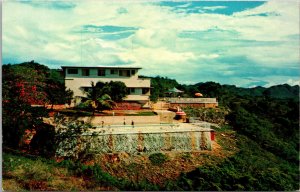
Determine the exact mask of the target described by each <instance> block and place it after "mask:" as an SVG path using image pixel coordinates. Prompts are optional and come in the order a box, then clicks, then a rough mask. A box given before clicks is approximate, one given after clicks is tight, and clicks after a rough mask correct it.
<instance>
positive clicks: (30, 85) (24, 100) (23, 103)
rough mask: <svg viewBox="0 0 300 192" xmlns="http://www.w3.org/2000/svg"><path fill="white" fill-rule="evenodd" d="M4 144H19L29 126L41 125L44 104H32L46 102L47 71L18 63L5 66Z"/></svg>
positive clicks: (13, 145)
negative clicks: (45, 83)
mask: <svg viewBox="0 0 300 192" xmlns="http://www.w3.org/2000/svg"><path fill="white" fill-rule="evenodd" d="M2 74H3V86H2V88H3V103H2V106H3V123H2V126H3V145H4V146H10V147H18V145H19V142H20V140H21V138H22V136H23V134H24V131H25V129H33V128H37V127H38V126H39V125H40V124H41V123H42V119H41V117H43V116H45V115H46V111H45V109H44V108H34V107H31V105H32V104H44V103H45V102H46V96H45V93H44V92H43V88H44V81H45V75H44V74H43V73H38V71H37V70H35V69H32V68H28V67H25V66H18V65H4V66H3V71H2Z"/></svg>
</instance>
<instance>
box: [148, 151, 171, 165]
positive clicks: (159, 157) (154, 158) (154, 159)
mask: <svg viewBox="0 0 300 192" xmlns="http://www.w3.org/2000/svg"><path fill="white" fill-rule="evenodd" d="M149 160H150V161H151V163H152V164H153V165H158V166H160V165H162V164H163V163H164V162H166V161H167V160H168V157H167V156H166V155H165V154H163V153H153V154H151V155H150V156H149Z"/></svg>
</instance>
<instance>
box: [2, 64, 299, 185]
mask: <svg viewBox="0 0 300 192" xmlns="http://www.w3.org/2000/svg"><path fill="white" fill-rule="evenodd" d="M3 69H4V70H3V87H2V88H3V98H4V99H3V103H2V106H3V124H2V126H3V141H4V142H3V149H4V151H3V157H4V158H3V183H4V187H5V188H4V189H7V190H59V191H60V190H172V191H173V190H203V191H210V190H213V191H216V190H230V191H232V190H238V191H242V190H246V191H250V190H255V191H264V190H267V191H270V190H278V191H284V190H288V191H294V190H298V189H299V86H290V85H287V84H284V85H276V86H272V87H269V88H263V87H255V88H239V87H236V86H234V85H221V84H219V83H215V82H206V83H197V84H195V85H180V84H179V83H177V81H176V80H172V79H168V78H162V77H155V78H152V87H153V89H152V90H153V91H152V93H153V94H152V98H151V99H152V100H157V99H158V97H165V96H166V95H165V92H166V91H167V90H168V89H170V88H173V87H176V88H177V89H180V90H183V91H184V93H183V94H182V95H181V96H182V97H193V96H194V94H195V93H196V92H200V93H202V94H203V95H204V97H216V98H217V99H218V102H219V108H217V109H207V110H203V109H201V110H195V111H192V113H193V114H197V115H198V116H199V117H201V118H203V120H206V121H209V122H212V123H216V124H218V127H215V130H216V132H217V135H216V143H214V150H213V151H203V152H199V153H180V152H179V153H175V152H174V153H172V152H171V153H157V154H139V155H137V156H130V155H129V156H128V155H126V154H125V155H124V154H123V155H121V156H110V155H107V156H102V157H97V158H94V159H93V158H91V157H93V156H91V154H85V153H83V154H80V155H81V156H80V157H79V158H78V159H68V160H63V161H62V160H61V159H56V158H55V156H54V154H55V147H56V145H57V142H56V140H55V132H54V127H52V126H51V125H47V126H45V124H44V123H43V121H42V118H43V117H46V116H47V115H48V111H46V110H44V109H42V108H41V109H38V108H34V107H32V106H31V105H30V104H33V103H34V104H36V103H39V102H40V101H41V99H44V100H47V99H50V98H52V97H51V94H53V93H57V90H60V93H59V94H57V95H56V96H57V99H56V100H53V103H61V102H66V100H65V95H67V94H66V92H67V90H65V87H64V86H59V85H61V84H60V83H59V82H56V81H55V75H54V74H52V75H51V72H50V70H49V69H47V68H45V67H43V66H42V65H37V66H36V64H35V63H34V62H30V63H25V64H23V65H20V66H12V65H8V66H3ZM16 78H17V81H15V79H16ZM49 80H50V81H49ZM53 87H54V89H53V91H51V92H49V89H50V88H53ZM185 110H187V114H189V111H188V109H185ZM191 110H194V109H191ZM203 114H205V115H203ZM16 117H17V118H16ZM32 128H35V129H36V131H37V132H39V134H40V136H41V138H36V139H33V140H34V141H36V142H33V144H31V145H30V146H29V147H28V148H26V149H25V148H22V147H21V146H20V145H19V143H20V141H21V139H22V138H23V137H24V133H25V131H26V130H27V129H32ZM37 135H38V134H37ZM11 149H13V150H11ZM21 150H24V152H20V151H21ZM33 155H34V156H33ZM94 155H95V154H94ZM49 159H50V160H49ZM95 159H96V160H97V161H96V160H95ZM56 161H58V162H56ZM61 180H63V182H61ZM72 182H74V185H73V187H74V188H72V187H71V186H72Z"/></svg>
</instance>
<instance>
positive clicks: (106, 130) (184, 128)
mask: <svg viewBox="0 0 300 192" xmlns="http://www.w3.org/2000/svg"><path fill="white" fill-rule="evenodd" d="M212 130H213V129H211V128H210V126H209V124H208V123H205V122H203V123H176V124H144V125H143V124H139V125H135V126H133V125H123V126H122V125H110V126H103V127H102V126H97V127H94V128H92V129H89V131H88V132H86V133H84V135H93V134H96V135H122V134H144V133H181V132H210V131H212Z"/></svg>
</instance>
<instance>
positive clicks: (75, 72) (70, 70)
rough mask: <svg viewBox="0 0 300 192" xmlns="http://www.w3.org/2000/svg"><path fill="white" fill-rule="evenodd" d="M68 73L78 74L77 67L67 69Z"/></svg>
mask: <svg viewBox="0 0 300 192" xmlns="http://www.w3.org/2000/svg"><path fill="white" fill-rule="evenodd" d="M68 74H78V69H68Z"/></svg>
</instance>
